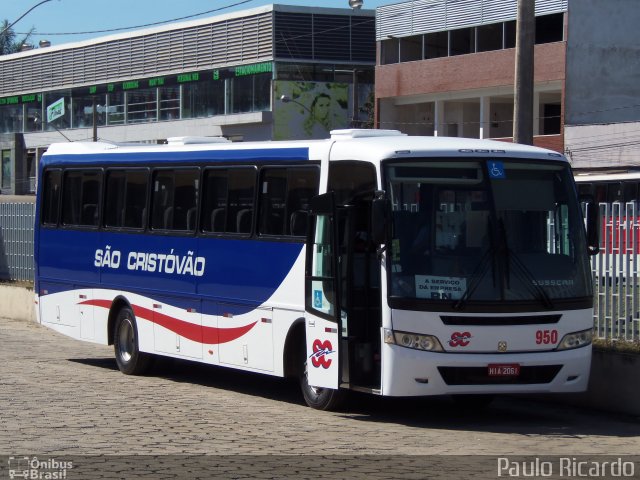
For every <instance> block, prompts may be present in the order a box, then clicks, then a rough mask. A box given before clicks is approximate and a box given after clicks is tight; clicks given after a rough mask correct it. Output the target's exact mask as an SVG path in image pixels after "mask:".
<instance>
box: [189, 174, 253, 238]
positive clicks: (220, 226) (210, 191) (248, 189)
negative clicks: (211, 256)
mask: <svg viewBox="0 0 640 480" xmlns="http://www.w3.org/2000/svg"><path fill="white" fill-rule="evenodd" d="M255 181H256V169H255V168H253V167H249V168H246V167H242V168H209V169H206V170H205V172H204V180H203V187H202V199H203V200H202V214H201V219H200V225H201V227H200V230H201V231H203V232H205V233H231V234H234V233H243V234H250V233H251V230H252V226H253V211H254V210H255V209H254V205H253V202H254V192H255Z"/></svg>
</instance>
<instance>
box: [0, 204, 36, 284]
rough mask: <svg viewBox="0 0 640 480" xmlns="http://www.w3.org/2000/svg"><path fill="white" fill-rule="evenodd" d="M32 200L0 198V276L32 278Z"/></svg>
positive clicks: (24, 279) (15, 278) (18, 278)
mask: <svg viewBox="0 0 640 480" xmlns="http://www.w3.org/2000/svg"><path fill="white" fill-rule="evenodd" d="M34 216H35V205H34V204H33V203H32V202H28V203H27V202H24V203H22V202H7V203H3V202H0V280H11V281H27V282H32V281H33V272H34V267H33V220H34Z"/></svg>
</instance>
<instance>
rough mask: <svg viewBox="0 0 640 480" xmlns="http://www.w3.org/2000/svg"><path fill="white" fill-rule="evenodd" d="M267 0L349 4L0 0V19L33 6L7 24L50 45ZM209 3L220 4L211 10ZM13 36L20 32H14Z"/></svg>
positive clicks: (379, 1)
mask: <svg viewBox="0 0 640 480" xmlns="http://www.w3.org/2000/svg"><path fill="white" fill-rule="evenodd" d="M363 1H364V6H363V7H362V8H366V9H375V8H376V7H378V6H380V5H388V4H391V3H397V2H398V1H400V0H363ZM271 3H280V4H287V5H303V6H308V7H315V6H322V7H332V8H349V1H348V0H281V1H273V0H271V1H268V0H182V1H180V0H0V21H2V20H5V19H6V20H8V21H9V23H13V22H15V21H16V20H17V19H18V18H19V17H20V16H22V15H23V14H24V13H26V12H27V11H28V10H29V9H31V8H32V7H34V6H35V8H34V9H33V10H32V11H30V12H29V13H27V15H26V16H25V17H24V18H22V19H21V20H20V21H18V22H17V23H16V24H15V25H14V26H13V27H12V28H13V30H14V32H16V33H17V34H20V33H24V32H27V31H29V29H31V28H32V27H34V28H35V30H36V33H34V35H32V37H31V39H30V43H33V44H34V45H37V44H38V42H39V41H40V40H49V41H50V42H51V45H60V44H63V43H69V42H78V41H81V40H87V39H91V38H98V37H103V36H106V35H111V34H113V33H123V32H126V31H132V30H139V29H141V28H143V27H140V26H141V25H146V24H150V23H155V22H164V21H167V20H172V19H177V18H181V17H186V16H190V15H195V14H199V13H203V12H209V13H205V14H203V15H199V16H194V17H192V18H190V19H185V20H182V21H188V20H196V19H202V18H207V17H212V16H216V15H223V14H225V13H230V12H233V11H239V10H247V9H251V8H255V7H260V6H263V5H269V4H271ZM36 5H37V6H36ZM225 7H228V8H225ZM215 9H220V10H218V11H212V10H215ZM136 26H139V28H138V29H132V30H120V31H116V32H102V33H82V34H79V32H96V31H98V30H110V29H120V28H123V27H136ZM18 38H21V36H20V35H18Z"/></svg>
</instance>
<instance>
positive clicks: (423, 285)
mask: <svg viewBox="0 0 640 480" xmlns="http://www.w3.org/2000/svg"><path fill="white" fill-rule="evenodd" d="M415 282H416V297H417V298H430V299H434V300H459V299H460V298H462V295H463V294H464V292H465V290H466V289H467V279H466V278H460V277H438V276H435V275H416V276H415Z"/></svg>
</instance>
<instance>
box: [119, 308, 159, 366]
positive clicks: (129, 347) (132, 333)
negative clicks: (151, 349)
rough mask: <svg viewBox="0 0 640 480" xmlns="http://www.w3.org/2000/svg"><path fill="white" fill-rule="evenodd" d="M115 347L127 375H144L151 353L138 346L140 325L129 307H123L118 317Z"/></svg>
mask: <svg viewBox="0 0 640 480" xmlns="http://www.w3.org/2000/svg"><path fill="white" fill-rule="evenodd" d="M113 349H114V351H115V355H116V363H117V364H118V368H119V369H120V371H121V372H122V373H124V374H126V375H142V374H143V373H145V372H146V371H147V370H148V368H149V364H150V361H151V355H149V354H148V353H143V352H141V351H140V349H139V348H138V326H137V324H136V317H135V315H134V314H133V311H132V310H131V308H129V307H124V308H121V309H120V311H119V312H118V316H117V317H116V323H115V329H114V335H113Z"/></svg>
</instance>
